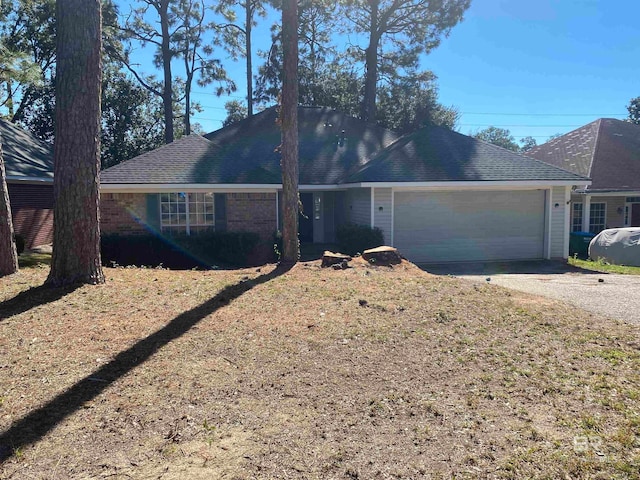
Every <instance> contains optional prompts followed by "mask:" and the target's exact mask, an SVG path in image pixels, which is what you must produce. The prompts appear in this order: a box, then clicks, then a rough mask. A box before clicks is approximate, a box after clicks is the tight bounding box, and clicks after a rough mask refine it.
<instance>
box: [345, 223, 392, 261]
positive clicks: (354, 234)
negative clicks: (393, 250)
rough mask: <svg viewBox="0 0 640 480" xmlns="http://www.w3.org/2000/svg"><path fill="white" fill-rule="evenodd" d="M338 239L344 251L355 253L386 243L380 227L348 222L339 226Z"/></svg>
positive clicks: (349, 253)
mask: <svg viewBox="0 0 640 480" xmlns="http://www.w3.org/2000/svg"><path fill="white" fill-rule="evenodd" d="M336 240H337V241H338V246H339V247H340V251H341V252H342V253H346V254H348V255H355V254H356V253H362V252H364V251H365V250H367V249H369V248H374V247H379V246H380V245H382V244H384V235H383V234H382V230H380V229H379V228H378V227H374V228H371V227H367V226H365V225H356V224H354V223H346V224H344V225H340V226H339V227H338V228H337V230H336Z"/></svg>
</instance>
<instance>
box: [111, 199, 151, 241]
mask: <svg viewBox="0 0 640 480" xmlns="http://www.w3.org/2000/svg"><path fill="white" fill-rule="evenodd" d="M146 218H147V196H146V195H145V194H144V193H103V194H101V195H100V231H101V233H103V234H123V235H142V234H145V233H147V232H148V231H147V229H146V228H145V224H146Z"/></svg>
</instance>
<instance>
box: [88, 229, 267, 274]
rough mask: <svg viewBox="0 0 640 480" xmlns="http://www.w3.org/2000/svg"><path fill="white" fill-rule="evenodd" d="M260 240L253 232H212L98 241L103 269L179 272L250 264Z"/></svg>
mask: <svg viewBox="0 0 640 480" xmlns="http://www.w3.org/2000/svg"><path fill="white" fill-rule="evenodd" d="M259 244H260V236H259V235H258V234H257V233H253V232H212V233H202V234H200V235H192V236H187V235H179V236H174V237H159V236H153V235H103V236H102V237H101V239H100V245H101V253H102V262H103V263H104V264H105V265H112V264H116V265H121V266H127V265H138V266H147V267H157V266H163V267H166V268H171V269H176V270H182V269H192V268H204V269H206V268H210V267H211V266H213V265H218V264H222V265H234V266H245V265H250V264H252V263H253V262H252V260H253V259H252V253H253V252H254V250H255V249H256V248H257V247H259Z"/></svg>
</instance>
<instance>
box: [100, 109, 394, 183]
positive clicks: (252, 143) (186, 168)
mask: <svg viewBox="0 0 640 480" xmlns="http://www.w3.org/2000/svg"><path fill="white" fill-rule="evenodd" d="M298 115H299V119H298V125H299V132H300V133H299V145H300V146H299V152H300V154H299V169H300V183H301V184H307V185H309V184H316V185H321V184H335V183H338V182H339V180H340V179H341V178H343V177H344V176H345V175H346V174H347V173H348V172H349V171H351V170H353V169H356V168H359V167H360V166H361V165H363V164H364V162H365V161H366V159H367V158H369V157H370V156H371V155H373V154H374V153H376V152H378V151H380V150H381V149H382V148H384V147H385V146H387V145H389V144H391V143H392V142H393V141H395V140H396V139H397V138H398V135H397V134H395V133H393V132H391V131H390V130H387V129H384V128H381V127H378V126H375V125H370V124H367V123H365V122H362V121H360V120H358V119H356V118H352V117H349V116H347V115H343V114H341V113H338V112H336V111H334V110H331V109H328V108H311V107H300V108H299V110H298ZM342 131H344V135H343V134H342ZM280 136H281V133H280V126H279V125H278V124H277V122H276V110H275V108H269V109H267V110H265V111H263V112H261V113H259V114H257V115H254V116H253V117H251V118H248V119H245V120H242V121H240V122H238V123H235V124H233V125H230V126H228V127H225V128H222V129H220V130H217V131H215V132H212V133H209V134H208V135H205V136H204V137H201V136H199V135H190V136H189V137H186V138H181V139H179V140H176V141H175V142H173V143H171V144H169V145H164V146H162V147H160V148H158V149H156V150H153V151H151V152H147V153H144V154H142V155H140V156H138V157H135V158H132V159H131V160H128V161H126V162H123V163H121V164H119V165H115V166H113V167H111V168H108V169H106V170H104V171H103V172H102V173H101V179H100V181H101V182H102V183H105V184H107V183H129V184H154V183H156V184H157V183H211V184H215V183H217V184H247V183H249V184H280V183H282V174H281V170H280V159H281V155H280V153H279V152H278V146H279V145H280V143H281V140H280ZM339 143H340V144H339Z"/></svg>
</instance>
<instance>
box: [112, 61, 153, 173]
mask: <svg viewBox="0 0 640 480" xmlns="http://www.w3.org/2000/svg"><path fill="white" fill-rule="evenodd" d="M162 127H163V123H162V101H161V100H160V99H159V98H158V97H156V96H155V95H153V94H151V93H150V92H149V91H148V90H146V89H145V88H143V87H141V86H140V85H139V84H138V82H136V80H135V79H134V78H132V77H131V76H129V75H126V74H124V73H123V72H121V71H117V70H116V69H115V68H113V66H112V67H111V68H109V69H108V70H105V72H104V76H103V81H102V130H101V132H100V135H101V138H100V140H101V155H100V161H101V163H102V168H107V167H110V166H112V165H116V164H118V163H120V162H123V161H125V160H129V159H130V158H133V157H135V156H138V155H140V154H141V153H144V152H147V151H149V150H153V149H154V148H157V147H159V146H161V145H162V144H163V135H164V130H163V128H162Z"/></svg>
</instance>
